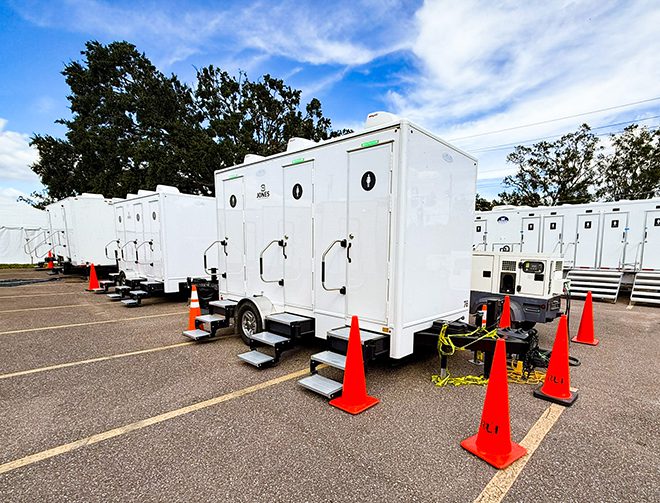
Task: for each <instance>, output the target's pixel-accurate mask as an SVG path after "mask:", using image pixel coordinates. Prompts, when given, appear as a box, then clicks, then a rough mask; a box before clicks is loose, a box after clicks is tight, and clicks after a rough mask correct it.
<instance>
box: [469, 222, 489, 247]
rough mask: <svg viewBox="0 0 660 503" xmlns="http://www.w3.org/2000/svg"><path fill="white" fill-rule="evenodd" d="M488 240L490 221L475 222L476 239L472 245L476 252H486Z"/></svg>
mask: <svg viewBox="0 0 660 503" xmlns="http://www.w3.org/2000/svg"><path fill="white" fill-rule="evenodd" d="M487 238H488V221H486V220H475V221H474V239H473V240H472V245H473V248H474V249H475V250H479V251H486V249H487V243H488V241H487Z"/></svg>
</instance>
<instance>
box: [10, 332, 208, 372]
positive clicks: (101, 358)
mask: <svg viewBox="0 0 660 503" xmlns="http://www.w3.org/2000/svg"><path fill="white" fill-rule="evenodd" d="M192 344H196V342H194V341H190V342H179V343H177V344H170V345H169V346H160V347H157V348H149V349H140V350H138V351H131V352H130V353H119V354H116V355H109V356H99V357H97V358H89V359H87V360H78V361H75V362H67V363H58V364H57V365H50V366H48V367H39V368H36V369H30V370H21V371H19V372H12V373H10V374H0V379H10V378H12V377H19V376H26V375H30V374H38V373H40V372H46V371H48V370H57V369H65V368H68V367H77V366H78V365H86V364H88V363H96V362H105V361H108V360H116V359H118V358H126V357H128V356H136V355H144V354H147V353H156V352H157V351H164V350H166V349H174V348H180V347H182V346H191V345H192Z"/></svg>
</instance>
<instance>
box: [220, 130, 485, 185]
mask: <svg viewBox="0 0 660 503" xmlns="http://www.w3.org/2000/svg"><path fill="white" fill-rule="evenodd" d="M403 125H407V126H410V127H413V128H415V129H417V130H418V131H419V132H421V133H424V134H426V135H427V136H430V137H431V138H433V139H435V140H437V141H439V142H440V143H442V144H444V145H447V146H448V147H451V148H452V149H454V150H456V151H457V152H460V153H462V154H463V155H465V156H467V157H469V158H470V159H472V160H473V161H475V162H476V161H477V158H476V157H474V156H473V155H470V154H468V153H467V152H465V151H464V150H461V149H460V148H458V147H456V146H455V145H452V144H451V143H449V142H447V141H445V140H443V139H442V138H440V137H438V136H437V135H435V134H433V133H431V132H430V131H428V130H426V129H424V128H423V127H421V126H418V125H417V124H414V123H413V122H411V121H409V120H408V119H402V118H397V119H396V120H393V121H390V122H386V123H383V124H378V125H375V126H373V127H369V128H366V129H363V130H361V131H354V132H352V133H348V134H345V135H342V136H338V137H336V138H330V139H328V140H321V141H319V142H316V143H314V144H313V145H310V146H309V147H307V148H301V149H300V150H295V151H284V152H279V153H277V154H273V155H270V156H268V157H263V158H261V159H255V160H254V161H251V162H242V163H240V164H235V165H234V166H227V167H226V168H220V169H216V170H215V172H214V174H216V173H223V172H226V171H231V170H234V169H238V168H244V167H246V166H251V165H255V164H260V163H262V162H266V161H270V160H272V159H277V158H278V157H284V156H286V155H290V154H293V153H298V152H308V151H310V150H314V149H316V148H319V147H320V146H324V145H329V144H332V143H340V142H342V141H347V140H350V139H353V138H357V137H359V136H364V135H369V134H373V133H376V132H378V131H385V130H387V129H391V128H393V127H401V126H403Z"/></svg>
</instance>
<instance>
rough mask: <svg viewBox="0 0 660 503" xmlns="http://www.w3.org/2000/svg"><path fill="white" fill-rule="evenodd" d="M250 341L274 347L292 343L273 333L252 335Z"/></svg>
mask: <svg viewBox="0 0 660 503" xmlns="http://www.w3.org/2000/svg"><path fill="white" fill-rule="evenodd" d="M250 339H252V340H253V341H257V342H261V343H262V344H266V345H268V346H273V347H274V346H278V345H279V344H283V343H286V342H290V341H291V339H289V338H288V337H282V336H281V335H277V334H274V333H272V332H259V333H258V334H253V335H251V336H250Z"/></svg>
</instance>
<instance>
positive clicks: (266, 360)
mask: <svg viewBox="0 0 660 503" xmlns="http://www.w3.org/2000/svg"><path fill="white" fill-rule="evenodd" d="M238 357H239V358H240V359H241V360H243V361H244V362H246V363H249V364H250V365H254V366H255V367H257V368H261V367H263V366H264V365H269V364H271V363H273V362H274V361H275V358H273V357H272V356H270V355H267V354H264V353H262V352H261V351H257V350H256V349H255V350H252V351H248V352H247V353H242V354H240V355H238Z"/></svg>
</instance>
